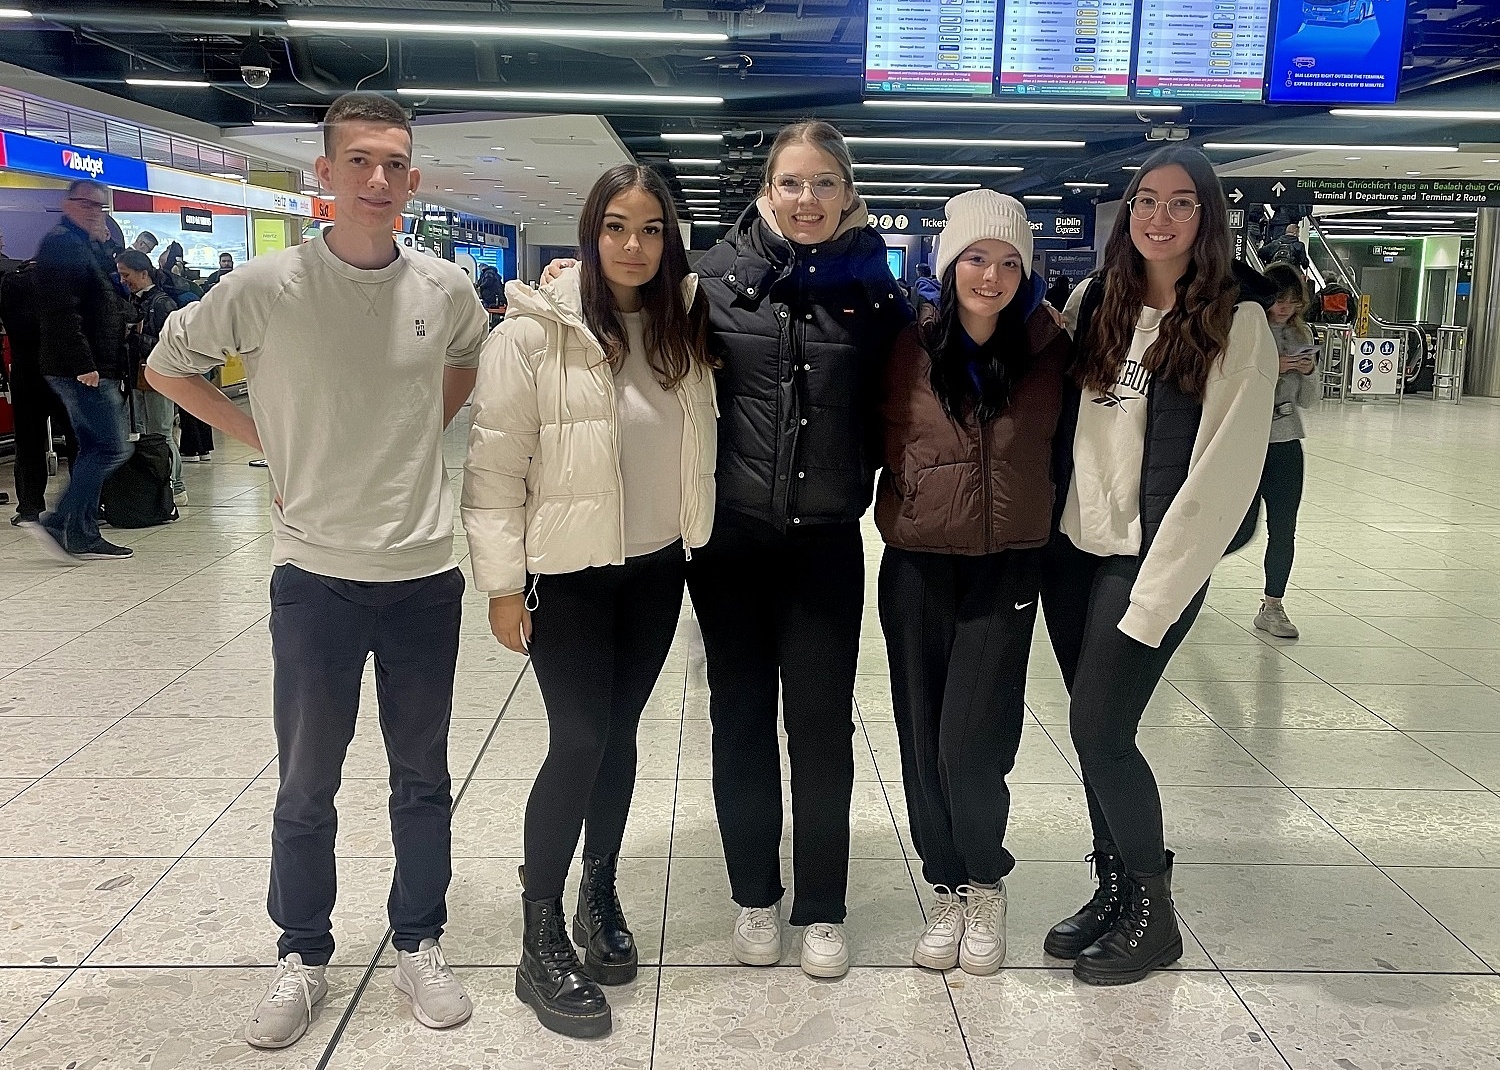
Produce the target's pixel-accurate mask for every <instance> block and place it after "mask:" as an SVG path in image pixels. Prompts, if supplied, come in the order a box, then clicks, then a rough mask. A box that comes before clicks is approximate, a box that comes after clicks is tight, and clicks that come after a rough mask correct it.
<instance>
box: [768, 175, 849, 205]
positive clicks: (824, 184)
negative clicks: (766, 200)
mask: <svg viewBox="0 0 1500 1070" xmlns="http://www.w3.org/2000/svg"><path fill="white" fill-rule="evenodd" d="M771 188H772V189H774V190H775V191H776V192H777V193H778V194H780V195H781V196H782V197H784V198H786V199H787V200H789V201H795V200H797V199H798V198H799V197H801V196H802V191H803V190H804V189H810V190H812V195H813V196H814V197H815V198H817V199H818V200H820V201H831V200H833V199H834V198H835V197H837V196H838V195H839V194H840V193H841V192H842V191H843V189H844V180H843V179H842V178H840V177H839V176H838V175H813V177H812V178H802V177H801V176H799V175H777V176H776V177H774V178H773V179H771Z"/></svg>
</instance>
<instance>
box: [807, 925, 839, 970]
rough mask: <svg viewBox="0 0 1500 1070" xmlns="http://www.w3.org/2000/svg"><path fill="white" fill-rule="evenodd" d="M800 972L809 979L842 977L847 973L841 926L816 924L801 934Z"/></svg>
mask: <svg viewBox="0 0 1500 1070" xmlns="http://www.w3.org/2000/svg"><path fill="white" fill-rule="evenodd" d="M802 972H803V973H805V974H807V976H809V977H842V976H844V974H846V973H848V972H849V945H848V944H846V943H844V927H843V926H842V925H833V924H831V923H829V922H818V923H817V924H815V925H809V926H808V927H807V930H806V931H805V932H804V933H803V934H802Z"/></svg>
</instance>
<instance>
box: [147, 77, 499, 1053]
mask: <svg viewBox="0 0 1500 1070" xmlns="http://www.w3.org/2000/svg"><path fill="white" fill-rule="evenodd" d="M324 153H325V155H324V156H322V157H320V158H319V160H318V161H317V164H316V166H317V171H318V178H319V180H320V181H321V182H322V184H323V186H324V188H325V189H329V190H331V191H332V192H333V193H334V194H335V195H336V197H337V202H338V221H337V222H336V223H335V225H334V226H333V227H332V228H331V229H329V230H327V231H325V232H324V233H323V234H322V235H321V236H320V237H318V238H316V239H314V240H313V241H311V242H308V243H306V244H304V245H302V246H300V247H299V248H296V249H288V250H285V251H282V252H278V253H272V254H269V255H266V256H260V257H257V258H255V259H254V260H252V261H250V262H249V263H247V264H245V265H244V266H242V267H240V268H238V269H236V270H235V271H234V272H233V273H232V274H229V275H226V276H225V277H224V279H223V281H222V282H220V284H219V285H218V286H216V287H214V288H213V290H212V291H210V292H209V293H208V294H207V295H206V296H205V297H204V299H203V300H202V301H200V302H198V303H196V304H193V305H190V306H188V307H187V308H184V309H182V310H180V311H179V312H177V313H174V314H173V315H172V316H171V317H170V318H169V319H168V320H167V324H166V326H165V328H164V329H163V331H162V335H161V341H160V342H159V344H158V345H157V347H156V349H155V350H154V351H153V352H152V354H151V357H150V359H149V361H148V372H147V378H148V381H149V382H150V383H151V385H152V386H153V387H154V388H155V389H156V390H158V391H160V392H161V393H162V394H165V395H166V396H167V397H169V398H171V399H172V400H173V401H175V402H177V404H179V405H181V406H182V408H183V409H185V410H187V411H188V412H190V413H192V414H193V415H195V416H197V417H199V418H200V419H202V420H204V421H206V422H207V423H209V424H212V425H213V426H214V427H217V428H219V429H220V430H221V431H223V432H225V433H226V434H228V435H231V436H233V437H234V438H237V439H239V440H240V441H241V442H244V443H246V444H248V445H250V446H253V447H254V448H255V449H257V450H260V451H262V452H263V453H264V455H265V457H266V460H267V462H268V468H269V471H270V476H271V486H272V489H273V492H274V502H273V504H272V507H271V531H272V536H273V550H272V563H273V564H274V565H275V571H274V573H273V574H272V577H271V642H272V651H273V657H274V663H275V670H274V672H275V682H274V686H275V692H274V707H275V723H276V739H277V744H278V750H279V770H280V776H281V783H280V788H279V790H278V792H277V796H276V812H275V820H274V824H273V831H272V835H271V888H270V895H269V898H268V908H269V911H270V914H271V918H272V920H273V921H274V922H275V923H276V924H277V925H278V926H279V927H280V928H281V930H282V936H281V940H280V942H279V945H278V948H277V958H278V960H279V965H278V969H277V972H276V978H275V980H274V981H273V982H272V984H271V987H270V990H269V991H268V992H267V993H266V997H265V998H264V999H263V1000H262V1001H261V1003H260V1005H259V1007H258V1008H257V1009H256V1011H255V1014H254V1017H252V1019H251V1020H250V1022H249V1023H248V1024H247V1025H246V1027H245V1039H246V1040H247V1041H248V1042H249V1043H250V1044H251V1045H253V1046H255V1047H259V1048H284V1047H287V1046H289V1045H291V1044H293V1043H295V1042H296V1041H297V1040H298V1039H300V1038H301V1037H302V1035H303V1034H304V1033H305V1032H306V1031H307V1028H308V1025H309V1023H310V1022H311V1019H312V1012H313V1008H314V1007H315V1006H316V1005H317V1004H318V1003H319V1001H321V1000H322V999H323V998H324V996H325V995H326V994H327V991H328V987H327V982H326V979H325V976H324V973H325V967H326V965H327V962H328V960H329V957H330V956H331V955H332V953H333V937H332V933H331V923H330V915H331V913H332V910H333V905H334V894H335V887H336V882H335V860H334V832H335V829H336V828H337V814H336V812H335V810H334V795H335V793H336V792H337V791H338V786H339V777H340V771H341V769H342V766H343V761H344V755H345V753H346V751H347V750H348V746H349V741H350V739H351V737H352V736H353V734H354V726H355V718H356V715H357V713H358V709H359V694H360V678H361V676H362V675H363V673H364V666H365V662H366V660H367V658H368V657H369V656H370V655H372V654H373V655H374V658H375V674H376V684H377V693H378V695H379V700H380V724H381V729H382V731H383V732H384V734H385V742H386V748H387V752H388V753H389V754H390V758H391V802H390V812H391V838H392V841H393V843H394V847H395V855H396V873H395V879H394V881H393V883H392V887H391V894H390V900H389V910H390V922H391V928H392V930H394V939H393V943H394V944H395V947H396V949H397V951H398V957H397V966H396V971H395V983H396V986H397V987H398V988H399V989H401V990H402V991H403V992H405V993H406V994H407V996H408V997H409V998H410V1000H411V1005H412V1013H413V1015H414V1016H415V1017H416V1019H417V1020H418V1021H420V1022H421V1023H422V1024H423V1025H426V1026H429V1027H432V1028H444V1027H447V1026H452V1025H457V1024H458V1023H460V1022H462V1021H464V1020H465V1019H467V1018H468V1017H469V1015H470V1013H471V1011H472V1008H471V1006H470V1003H469V998H468V996H467V995H466V994H465V992H464V990H463V986H462V985H461V984H460V983H459V981H458V980H457V978H455V977H454V975H453V972H452V970H450V969H449V968H448V965H447V963H446V962H445V961H444V959H443V954H442V950H441V948H440V947H439V946H438V939H439V937H440V936H441V935H442V931H443V924H444V922H445V921H446V920H447V911H446V902H445V900H446V894H447V889H448V883H449V880H450V877H451V873H452V862H451V854H452V851H451V846H452V832H451V819H450V814H451V810H452V795H451V780H450V777H449V773H448V757H447V750H448V726H449V721H450V718H451V715H452V706H453V674H454V669H455V666H456V664H457V659H458V635H459V613H460V602H461V598H462V595H463V589H464V581H463V576H462V574H461V573H460V572H459V570H458V569H457V568H456V567H455V566H454V562H453V548H452V545H453V496H452V491H451V489H450V488H449V485H448V477H447V472H446V469H445V468H444V465H443V453H442V436H443V429H444V428H445V427H446V426H447V425H448V422H449V421H450V420H451V419H452V418H453V417H454V415H455V414H457V412H458V410H459V408H460V407H461V406H462V405H463V403H464V401H465V400H466V399H467V398H468V396H469V393H470V391H471V390H472V389H473V386H474V379H475V374H476V369H477V367H478V362H479V350H480V346H481V345H482V343H483V342H484V338H485V335H486V334H487V333H488V328H489V317H488V316H487V315H486V314H485V311H484V308H483V306H482V305H481V304H480V302H479V298H478V297H477V296H476V295H475V293H474V289H473V287H472V286H470V285H469V281H468V278H467V277H466V276H465V275H464V273H463V272H462V271H461V270H460V269H459V268H458V267H457V266H456V265H454V264H451V263H448V262H447V261H444V260H438V259H435V258H432V257H425V256H421V255H417V254H414V253H412V252H411V251H409V250H404V249H401V248H400V247H399V246H398V245H397V244H396V242H395V240H394V239H393V238H392V228H393V226H394V224H395V222H396V220H397V218H398V217H399V215H400V213H401V210H402V208H404V207H405V205H406V202H407V200H408V198H409V197H410V196H411V194H412V193H413V192H415V190H416V188H417V184H418V182H419V181H420V177H421V176H420V174H419V173H418V171H417V170H416V169H415V168H413V167H412V166H411V162H412V161H411V157H412V139H411V127H410V125H409V123H408V121H407V119H406V116H405V114H404V113H403V112H402V111H401V110H400V109H399V108H398V107H396V105H394V104H393V103H391V102H390V101H388V100H386V99H385V98H383V97H379V96H373V95H369V94H349V95H347V96H344V97H340V98H339V99H338V100H337V101H335V102H334V103H333V105H332V106H331V107H330V108H329V110H328V114H327V117H326V119H325V125H324ZM230 354H238V355H239V356H240V357H241V358H243V360H244V363H245V370H246V375H247V377H248V380H249V385H250V391H251V394H250V398H251V401H250V411H249V412H248V413H247V412H245V411H244V410H243V409H241V408H240V407H239V406H237V405H235V404H234V403H233V402H231V401H230V400H229V399H228V398H226V397H225V396H224V395H223V394H222V393H220V392H219V391H218V390H217V389H215V388H214V387H213V386H212V385H210V384H209V383H208V382H207V380H205V379H204V378H203V374H204V373H205V372H207V371H209V370H211V369H212V368H214V367H215V366H217V365H220V364H223V363H224V360H225V358H226V357H227V356H228V355H230Z"/></svg>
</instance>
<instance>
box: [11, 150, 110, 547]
mask: <svg viewBox="0 0 1500 1070" xmlns="http://www.w3.org/2000/svg"><path fill="white" fill-rule="evenodd" d="M108 206H109V187H107V186H105V185H104V184H103V183H100V182H96V181H94V180H93V179H89V178H83V179H78V180H76V181H74V182H72V183H70V184H69V186H68V189H67V192H66V193H65V194H64V195H63V204H62V214H63V221H62V223H61V224H59V225H58V226H56V227H54V228H53V229H52V230H51V231H50V232H48V234H47V236H46V237H45V238H43V239H42V244H41V248H40V249H38V250H37V257H36V262H37V266H36V287H37V296H38V299H39V306H40V311H41V370H42V374H44V375H45V376H46V377H47V382H48V383H50V384H51V385H52V389H53V391H54V392H55V393H56V394H57V396H58V397H59V398H61V399H62V403H63V404H64V405H65V406H67V409H68V416H69V418H70V419H71V421H72V424H73V431H74V433H75V434H76V435H77V437H78V458H77V460H76V461H75V462H74V463H73V464H72V465H71V466H70V468H69V481H68V489H67V491H66V492H65V493H64V494H63V497H62V500H61V501H60V502H58V505H57V509H56V510H55V511H53V512H51V513H43V514H42V516H41V518H40V519H39V520H38V522H37V523H35V524H28V525H26V529H27V531H29V532H30V533H31V534H32V535H33V536H35V537H36V539H37V541H38V542H39V543H40V544H41V546H42V548H43V549H45V550H46V551H47V552H48V553H49V554H51V555H52V556H53V557H56V558H58V559H59V560H62V561H76V560H87V561H95V560H98V561H107V560H120V559H123V558H128V557H130V556H131V552H130V550H129V549H128V548H126V547H124V546H116V545H115V544H114V543H112V542H109V541H108V540H106V539H105V538H104V536H103V535H101V534H100V533H99V495H100V492H101V491H102V490H103V489H104V481H105V480H106V479H108V478H109V477H110V475H111V473H113V472H114V471H115V469H117V468H119V467H120V465H122V464H124V463H125V461H126V460H128V459H129V457H130V452H131V448H130V442H129V434H130V430H129V426H128V424H127V423H126V417H125V380H126V378H127V376H128V374H129V368H128V367H127V357H126V353H125V329H126V325H127V323H128V322H129V319H130V317H131V311H130V308H129V305H128V304H127V302H126V299H125V297H124V295H123V294H121V293H120V291H119V289H118V288H117V287H116V285H115V281H114V278H113V276H114V272H115V264H114V258H113V256H112V255H111V253H112V249H113V248H114V245H113V243H112V242H111V241H110V240H109V230H108V228H107V227H106V225H105V221H104V210H105V209H106V208H107V207H108Z"/></svg>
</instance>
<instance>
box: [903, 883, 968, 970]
mask: <svg viewBox="0 0 1500 1070" xmlns="http://www.w3.org/2000/svg"><path fill="white" fill-rule="evenodd" d="M933 891H934V892H936V893H937V902H936V903H935V904H934V905H933V907H932V911H931V913H930V914H928V916H927V928H926V929H924V930H923V931H922V935H921V936H919V937H917V946H916V947H915V948H914V949H913V950H912V953H911V960H912V961H913V962H915V963H916V964H917V965H918V966H926V967H927V968H928V969H929V970H951V969H953V967H955V966H957V965H958V945H959V941H961V940H962V939H963V938H964V903H963V900H962V899H960V898H959V897H958V893H957V892H955V891H954V890H953V889H951V888H949V887H948V886H947V885H944V884H939V885H937V886H936V887H935V888H933Z"/></svg>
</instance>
